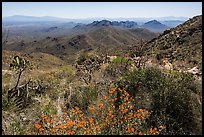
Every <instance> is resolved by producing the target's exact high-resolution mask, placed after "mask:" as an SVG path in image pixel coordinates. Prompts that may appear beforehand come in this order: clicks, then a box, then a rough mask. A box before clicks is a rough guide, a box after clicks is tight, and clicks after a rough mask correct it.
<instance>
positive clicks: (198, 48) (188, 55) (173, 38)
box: [145, 15, 202, 69]
mask: <svg viewBox="0 0 204 137" xmlns="http://www.w3.org/2000/svg"><path fill="white" fill-rule="evenodd" d="M145 53H146V54H147V55H152V56H155V57H156V58H157V59H158V60H161V59H163V58H168V59H169V60H170V62H180V63H181V62H182V61H184V62H185V63H186V64H189V63H191V64H192V65H194V66H195V65H199V68H200V69H201V63H202V15H200V16H196V17H193V18H192V19H190V20H188V21H186V22H185V23H183V24H180V25H179V26H177V27H176V28H171V29H169V30H166V31H165V32H164V33H163V34H162V35H160V36H159V37H157V38H155V39H153V40H151V41H150V42H148V43H147V44H146V48H145ZM185 63H184V64H185Z"/></svg>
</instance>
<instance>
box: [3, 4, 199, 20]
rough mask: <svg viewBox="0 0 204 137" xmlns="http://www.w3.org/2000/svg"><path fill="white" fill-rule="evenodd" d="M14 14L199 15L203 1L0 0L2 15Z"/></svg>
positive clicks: (84, 15)
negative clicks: (18, 0) (78, 0)
mask: <svg viewBox="0 0 204 137" xmlns="http://www.w3.org/2000/svg"><path fill="white" fill-rule="evenodd" d="M13 15H25V16H38V17H40V16H53V17H61V18H70V19H84V18H97V17H99V18H100V17H105V18H140V17H142V18H149V17H156V18H158V17H165V16H175V17H181V16H182V17H188V18H191V17H193V16H196V15H202V2H2V17H5V16H13Z"/></svg>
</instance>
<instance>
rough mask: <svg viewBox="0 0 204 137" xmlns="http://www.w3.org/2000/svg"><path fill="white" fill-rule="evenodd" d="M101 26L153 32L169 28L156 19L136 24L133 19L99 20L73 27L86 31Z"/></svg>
mask: <svg viewBox="0 0 204 137" xmlns="http://www.w3.org/2000/svg"><path fill="white" fill-rule="evenodd" d="M102 26H112V27H120V28H129V29H135V28H145V29H148V30H150V31H153V32H163V31H164V30H166V29H168V28H170V27H168V26H166V25H164V24H162V23H160V22H158V21H156V20H152V21H149V22H146V23H144V24H143V25H138V24H137V23H136V22H134V21H109V20H101V21H94V22H92V23H90V24H87V25H77V26H75V27H74V29H80V30H84V31H87V30H91V29H94V28H98V27H102Z"/></svg>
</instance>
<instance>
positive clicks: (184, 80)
mask: <svg viewBox="0 0 204 137" xmlns="http://www.w3.org/2000/svg"><path fill="white" fill-rule="evenodd" d="M116 84H117V85H118V86H119V87H120V88H124V87H127V85H128V88H127V91H128V92H129V93H130V94H131V95H133V96H135V97H137V95H138V93H139V92H140V93H141V92H143V93H150V94H151V95H152V104H151V109H152V111H153V112H152V113H151V116H150V118H149V120H148V122H149V124H150V125H152V126H156V125H166V131H164V132H163V133H162V134H196V133H197V132H198V129H200V128H201V127H199V124H198V123H199V121H197V120H196V119H197V118H196V117H197V116H200V117H201V113H198V112H199V111H197V110H198V109H201V108H199V107H197V106H199V104H198V103H196V102H195V101H194V96H196V95H197V94H198V93H200V92H201V91H200V89H199V88H198V85H197V84H196V83H195V81H194V78H193V76H192V75H190V74H186V73H179V72H178V73H171V72H170V73H163V72H161V71H160V70H159V69H156V68H146V69H139V70H135V71H133V72H130V73H128V74H125V75H124V77H123V78H122V79H121V80H119V81H118V82H116ZM136 105H137V104H136ZM195 108H196V109H197V110H196V109H195Z"/></svg>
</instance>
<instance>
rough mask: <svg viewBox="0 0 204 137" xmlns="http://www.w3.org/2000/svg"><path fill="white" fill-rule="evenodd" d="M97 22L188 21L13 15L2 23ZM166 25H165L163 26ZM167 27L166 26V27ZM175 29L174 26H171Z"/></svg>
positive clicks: (178, 18)
mask: <svg viewBox="0 0 204 137" xmlns="http://www.w3.org/2000/svg"><path fill="white" fill-rule="evenodd" d="M97 20H109V21H128V20H129V21H134V22H138V24H139V23H140V24H143V23H144V22H148V21H150V20H157V21H160V22H162V23H163V24H165V21H167V22H168V24H169V23H170V22H175V21H176V22H178V21H179V23H183V22H184V21H186V20H188V18H187V17H173V16H168V17H161V18H87V19H68V18H59V17H52V16H43V17H34V16H22V15H15V16H7V17H3V18H2V21H3V23H4V22H47V21H52V22H75V23H85V24H89V23H91V22H93V21H97ZM165 25H167V24H165ZM167 26H168V25H167ZM173 27H175V26H173Z"/></svg>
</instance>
